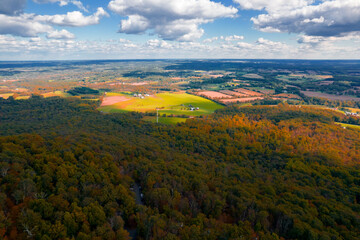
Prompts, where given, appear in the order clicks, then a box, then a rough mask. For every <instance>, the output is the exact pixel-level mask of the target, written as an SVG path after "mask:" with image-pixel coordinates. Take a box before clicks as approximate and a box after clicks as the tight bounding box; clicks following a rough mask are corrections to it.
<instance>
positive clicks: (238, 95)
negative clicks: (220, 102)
mask: <svg viewBox="0 0 360 240" xmlns="http://www.w3.org/2000/svg"><path fill="white" fill-rule="evenodd" d="M220 92H221V93H223V94H226V95H231V96H235V97H247V96H248V95H247V94H244V93H239V92H234V91H230V90H222V91H220Z"/></svg>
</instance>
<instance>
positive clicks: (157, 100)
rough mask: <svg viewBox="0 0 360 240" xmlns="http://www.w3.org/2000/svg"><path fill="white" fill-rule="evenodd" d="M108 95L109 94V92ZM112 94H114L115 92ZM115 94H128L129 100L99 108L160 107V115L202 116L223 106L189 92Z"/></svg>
mask: <svg viewBox="0 0 360 240" xmlns="http://www.w3.org/2000/svg"><path fill="white" fill-rule="evenodd" d="M107 96H109V95H108V94H107ZM110 96H114V94H111V95H110ZM115 96H126V97H128V100H126V101H122V102H119V103H115V104H113V105H109V106H103V107H100V108H99V110H100V111H102V112H106V113H114V112H128V111H136V112H155V111H156V109H157V108H158V109H159V115H160V116H162V115H163V114H166V115H176V116H177V115H186V116H200V115H207V114H211V113H213V112H214V111H215V110H216V109H220V108H223V106H222V105H220V104H218V103H215V102H213V101H210V100H208V99H205V98H202V97H199V96H194V95H191V94H187V93H159V94H156V95H155V96H150V97H145V98H144V99H140V98H135V97H130V96H129V95H128V94H117V95H115ZM189 105H192V106H193V107H195V108H199V110H195V111H191V110H190V109H189Z"/></svg>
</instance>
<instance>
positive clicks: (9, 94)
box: [0, 93, 14, 99]
mask: <svg viewBox="0 0 360 240" xmlns="http://www.w3.org/2000/svg"><path fill="white" fill-rule="evenodd" d="M12 95H14V94H13V93H2V94H0V98H4V99H8V98H9V97H10V96H12Z"/></svg>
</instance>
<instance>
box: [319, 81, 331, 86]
mask: <svg viewBox="0 0 360 240" xmlns="http://www.w3.org/2000/svg"><path fill="white" fill-rule="evenodd" d="M333 83H334V81H321V82H320V83H319V85H324V86H327V85H330V84H333Z"/></svg>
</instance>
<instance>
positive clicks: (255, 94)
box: [234, 88, 263, 96]
mask: <svg viewBox="0 0 360 240" xmlns="http://www.w3.org/2000/svg"><path fill="white" fill-rule="evenodd" d="M234 91H237V92H239V93H243V94H246V95H248V96H262V95H263V94H262V93H258V92H254V91H250V90H247V89H244V88H237V89H234Z"/></svg>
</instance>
